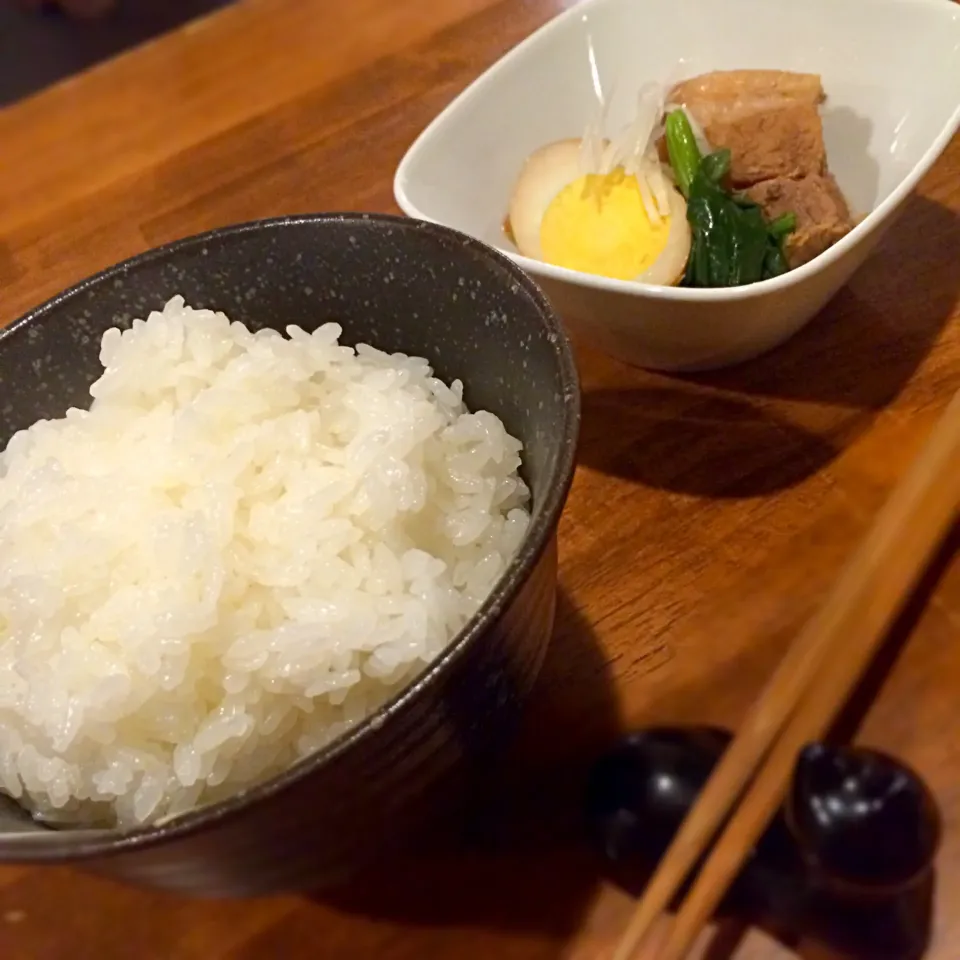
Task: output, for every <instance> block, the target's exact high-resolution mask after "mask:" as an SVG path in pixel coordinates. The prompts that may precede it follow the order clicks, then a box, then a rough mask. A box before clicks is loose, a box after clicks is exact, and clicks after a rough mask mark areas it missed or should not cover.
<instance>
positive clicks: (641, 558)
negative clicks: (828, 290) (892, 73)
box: [0, 0, 960, 960]
mask: <svg viewBox="0 0 960 960" xmlns="http://www.w3.org/2000/svg"><path fill="white" fill-rule="evenodd" d="M567 5H568V0H499V2H497V0H442V2H441V0H407V2H405V3H391V2H388V0H353V2H351V3H349V4H331V3H324V2H322V0H244V2H240V3H238V4H236V5H235V6H233V7H231V8H228V9H226V10H224V11H222V12H221V13H218V14H216V15H214V16H212V17H210V18H208V19H206V20H203V21H199V22H197V23H195V24H193V25H191V26H189V27H187V28H185V29H183V30H181V31H180V32H178V33H175V34H171V35H169V36H167V37H165V38H162V39H160V40H158V41H155V42H153V43H151V44H148V45H147V46H146V47H143V48H141V49H139V50H136V51H134V52H132V53H130V54H128V55H126V56H123V57H121V58H119V59H118V60H116V61H113V62H110V63H107V64H105V65H103V66H101V67H98V68H96V69H95V70H93V71H91V72H90V73H87V74H85V75H82V76H80V77H78V78H76V79H74V80H71V81H70V82H67V83H64V84H61V85H60V86H58V87H55V88H53V89H51V90H49V91H47V92H45V93H43V94H41V95H39V96H37V97H35V98H32V99H30V100H27V101H24V102H23V103H20V104H17V105H15V106H13V107H10V108H7V109H6V110H3V111H0V323H5V322H8V321H10V320H12V319H14V318H15V317H16V316H18V315H19V314H20V313H22V312H23V311H25V310H26V309H28V308H29V307H31V306H33V305H35V304H37V303H39V302H41V301H42V300H44V299H45V298H46V297H48V296H50V295H51V294H53V293H56V292H57V291H58V290H60V289H62V288H63V287H65V286H66V285H68V284H70V283H72V282H74V281H76V280H78V279H80V278H82V277H83V276H85V275H87V274H89V273H90V272H92V271H94V270H96V269H98V268H100V267H103V266H106V265H107V264H109V263H111V262H113V261H115V260H117V259H119V258H121V257H125V256H128V255H130V254H133V253H136V252H138V251H141V250H143V249H145V248H147V247H149V246H152V245H155V244H157V243H160V242H163V241H167V240H171V239H173V238H175V237H177V236H183V235H186V234H189V233H193V232H196V231H197V230H200V229H204V228H207V227H211V226H215V225H219V224H224V223H228V222H231V221H236V220H242V219H247V218H250V217H256V216H265V215H273V214H280V213H287V212H296V211H305V210H319V209H361V210H394V209H395V207H394V204H393V201H392V196H391V180H392V174H393V170H394V168H395V166H396V163H397V162H398V161H399V159H400V157H401V156H402V154H403V152H404V150H405V149H406V147H407V146H408V145H409V143H410V141H411V140H412V139H413V137H414V136H415V135H416V134H417V132H418V131H419V130H420V129H421V128H422V127H423V126H424V125H425V124H426V123H427V122H428V121H429V120H430V118H431V117H432V116H433V115H434V114H435V113H436V112H437V111H438V110H439V109H440V108H441V107H443V106H444V105H445V104H446V103H447V102H449V100H450V99H452V97H453V96H454V95H455V94H456V93H457V92H458V91H459V90H461V89H462V88H463V87H464V86H466V84H467V83H469V82H470V80H472V79H473V78H474V77H475V76H476V75H477V74H478V73H479V72H481V71H482V70H483V69H484V68H485V67H486V66H488V65H489V64H491V63H492V62H493V61H494V60H496V59H497V57H499V56H500V55H501V54H502V53H503V52H504V51H505V50H506V49H508V48H509V47H510V46H512V45H513V44H514V43H515V42H516V41H517V40H519V39H520V38H521V37H522V36H524V35H525V34H527V33H528V32H529V31H530V30H532V29H533V28H534V27H536V26H537V25H539V24H540V23H542V22H544V21H546V20H547V19H548V18H550V17H551V16H553V15H554V14H555V13H557V12H558V11H559V10H560V9H561V8H562V7H564V6H567ZM958 252H960V141H954V143H952V144H951V146H950V147H949V148H948V150H947V152H946V155H945V156H944V157H943V158H942V159H941V161H940V162H939V163H938V164H937V166H936V167H935V168H934V170H933V171H932V172H931V173H930V175H929V176H928V177H927V178H926V179H925V180H924V182H923V184H922V186H921V188H920V190H919V192H918V195H917V196H916V197H915V198H914V199H913V200H912V201H911V203H910V206H909V208H908V210H907V211H906V213H905V214H904V216H903V218H902V220H901V221H900V222H899V223H898V226H897V228H896V230H895V232H894V233H893V234H892V235H890V236H889V238H888V239H887V241H886V242H885V243H884V245H883V247H882V249H881V250H880V251H879V252H878V253H877V254H876V255H875V256H874V257H873V258H872V259H871V260H870V262H869V263H868V264H867V265H866V266H865V267H864V268H863V270H862V271H861V272H860V273H859V274H858V275H857V276H856V277H855V278H854V280H853V281H852V282H851V284H850V285H849V286H848V287H847V288H846V289H845V290H844V291H843V292H842V293H841V294H840V295H839V296H838V297H837V299H836V300H835V301H834V302H833V303H832V304H831V305H830V306H829V307H828V309H827V310H825V311H824V313H823V314H822V315H821V316H820V317H819V318H818V319H817V320H816V322H814V323H813V324H812V325H811V326H810V327H809V328H808V329H807V330H805V331H804V332H802V333H801V334H800V335H799V336H798V337H796V338H795V339H794V340H793V341H791V342H790V343H789V344H787V345H785V346H784V347H782V348H781V349H779V350H778V351H776V352H775V353H773V354H771V355H770V356H768V357H765V358H763V359H761V360H758V361H756V362H754V363H751V364H748V365H746V366H744V367H742V368H739V369H736V370H731V371H726V372H723V373H719V374H713V375H710V376H702V377H697V378H675V377H666V376H658V375H655V374H649V373H644V372H642V371H638V370H633V369H630V368H628V367H625V366H623V365H621V364H618V363H617V362H615V361H613V360H610V359H608V358H605V357H602V356H600V355H598V354H596V353H594V352H593V351H591V350H590V349H589V347H588V346H587V345H579V348H578V349H579V353H578V359H579V362H580V366H581V372H582V375H583V384H584V427H583V443H582V451H581V466H580V468H579V471H578V474H577V477H576V480H575V484H574V489H573V492H572V495H571V500H570V506H569V508H568V511H567V513H566V515H565V517H564V520H563V523H562V525H561V531H560V536H561V597H560V612H559V623H558V627H557V636H556V641H555V643H554V646H553V649H552V653H551V655H550V657H549V660H548V662H547V665H546V668H545V672H544V675H543V680H542V682H541V683H540V686H539V692H538V694H537V697H536V699H535V702H534V705H533V708H532V710H531V713H530V715H529V718H528V723H527V725H526V727H525V729H524V731H523V734H522V736H521V738H520V742H519V743H518V744H517V749H516V750H515V752H514V754H513V755H512V756H511V757H510V758H509V760H508V762H507V770H506V772H505V775H504V778H503V780H502V782H501V783H500V784H498V787H497V791H496V796H495V797H493V798H491V800H496V801H497V802H496V803H491V814H490V817H489V820H490V822H489V824H487V832H488V834H489V835H487V834H485V835H484V836H483V838H482V842H478V843H477V844H476V845H475V847H471V848H470V849H466V850H459V851H456V852H446V853H444V852H442V851H438V852H437V854H436V855H435V856H433V857H430V858H426V859H424V860H423V861H422V862H419V863H417V864H410V865H407V866H406V867H403V868H402V869H401V868H397V870H398V871H399V872H397V873H394V872H391V874H390V876H389V878H388V881H389V882H386V883H385V884H384V889H382V890H377V889H374V888H372V887H367V888H365V889H363V890H359V891H345V892H344V893H343V894H342V896H340V897H338V898H337V900H336V902H325V903H324V902H318V901H313V900H310V899H309V898H292V897H291V898H286V899H276V900H267V901H257V902H252V903H207V902H191V901H187V900H179V899H175V898H172V897H168V896H163V895H160V894H154V893H149V892H143V891H138V890H132V889H125V888H121V887H116V886H112V885H108V884H106V883H104V882H101V881H98V880H93V879H89V878H87V877H84V876H81V875H79V874H75V873H71V872H68V871H64V870H42V871H41V870H24V869H19V868H17V869H11V868H6V869H3V868H0V956H2V957H4V960H48V958H49V960H54V958H57V960H59V958H62V957H64V956H70V957H73V958H75V960H86V958H91V960H92V958H97V960H126V958H130V957H134V956H136V957H138V958H148V960H153V958H157V960H161V958H184V960H194V958H196V960H219V958H224V960H227V958H229V960H259V958H273V957H284V958H287V957H289V958H297V957H304V958H306V957H310V958H313V960H328V958H329V960H334V958H336V960H341V958H351V960H367V958H370V960H372V958H377V960H381V958H382V960H446V958H457V960H481V958H483V960H486V958H489V957H490V956H497V957H498V958H500V960H548V958H549V960H553V958H558V960H559V958H563V960H599V958H601V957H604V956H606V953H605V951H608V950H609V949H610V948H611V946H612V945H613V943H614V942H615V939H616V936H617V934H618V933H619V930H620V927H621V925H622V924H623V922H624V921H625V919H626V917H627V916H628V914H629V910H630V901H629V900H628V898H627V897H626V896H625V895H624V894H623V893H621V892H620V891H618V890H617V889H616V888H614V887H613V886H611V885H608V884H606V883H604V882H603V881H602V880H601V879H600V877H599V875H598V872H597V869H596V864H595V863H594V862H593V860H592V859H591V857H590V856H589V854H588V853H587V852H585V851H584V850H583V849H582V848H581V845H580V842H579V840H578V836H577V833H576V820H575V813H576V810H575V801H576V796H577V794H576V790H577V786H578V782H579V781H578V777H579V774H580V773H581V771H582V768H583V765H584V763H585V762H586V760H588V759H589V757H590V756H591V755H592V753H593V751H595V750H596V749H597V748H598V746H600V745H601V744H604V743H606V742H608V741H609V739H610V738H611V737H612V736H613V735H615V733H616V731H617V730H620V729H622V728H624V727H625V726H629V725H633V724H640V723H646V722H667V721H675V720H680V721H695V722H711V723H720V724H723V725H727V726H734V725H736V724H737V722H738V721H739V719H740V718H742V717H743V716H744V714H745V712H746V710H747V708H748V706H749V704H750V702H751V700H752V699H753V697H754V696H755V695H756V694H757V692H758V691H759V690H760V688H761V687H762V685H763V683H764V681H765V679H766V678H767V677H768V676H769V674H770V672H771V670H772V668H773V666H774V665H775V663H776V662H777V660H778V658H779V657H780V655H781V653H782V651H783V648H784V645H785V644H786V643H787V642H788V641H789V639H791V638H792V636H793V635H794V634H795V633H796V631H797V630H798V629H799V627H800V625H801V624H802V623H803V622H804V621H805V619H806V618H807V617H808V616H809V615H810V613H811V611H812V610H813V609H814V607H815V606H816V604H817V603H818V602H819V601H820V600H821V599H822V597H823V596H824V594H825V591H826V590H827V589H828V588H829V586H830V585H831V583H832V581H833V579H834V578H835V576H836V574H837V572H838V571H839V569H840V567H841V566H842V564H843V563H844V561H845V559H846V558H847V556H848V555H849V553H850V552H851V550H852V549H853V547H854V545H855V544H856V543H857V541H858V538H859V537H860V536H862V534H863V532H864V530H865V528H866V526H867V524H868V523H869V521H870V519H871V518H872V517H873V515H874V514H875V513H876V511H877V510H878V508H879V506H880V504H881V503H882V501H883V499H884V497H885V496H886V494H887V493H888V492H889V490H890V489H891V487H892V486H893V484H894V483H895V482H896V480H897V479H898V477H899V476H900V475H901V474H902V472H903V471H904V469H905V468H906V466H907V464H908V463H909V462H910V459H911V457H912V456H913V455H914V454H915V453H916V452H917V450H918V448H919V445H920V444H921V443H922V441H923V439H924V437H925V436H926V434H927V432H928V431H929V429H930V427H931V425H932V423H933V421H934V420H935V418H936V417H937V415H938V414H939V412H940V411H941V410H942V409H943V407H944V406H945V404H946V402H947V401H948V399H949V397H950V395H951V394H952V393H953V391H954V390H955V389H956V386H957V384H958V383H960V329H958V326H957V324H956V323H955V322H951V321H955V320H956V319H957V317H958V312H960V311H958V298H960V275H958V274H957V272H956V269H955V261H956V257H957V253H958ZM15 388H16V387H15V384H0V390H9V389H15ZM958 630H960V568H958V567H957V566H955V565H949V564H947V565H946V569H945V571H944V573H943V576H942V579H941V582H940V584H939V587H938V588H937V590H936V592H935V594H934V595H933V597H932V600H931V601H930V603H928V605H927V606H926V608H925V610H924V611H923V613H922V614H921V615H920V616H919V618H918V621H917V622H916V623H915V624H912V630H911V631H910V635H909V643H906V642H905V641H906V639H907V637H906V633H907V631H906V630H904V631H902V634H903V635H902V636H901V640H902V641H904V642H903V643H902V644H901V647H899V648H893V650H892V652H891V654H890V656H888V657H887V658H886V662H887V665H888V666H889V670H888V671H887V672H886V674H885V675H884V676H881V677H875V678H874V682H873V684H872V685H871V687H870V688H869V693H870V696H865V697H863V698H862V699H863V701H864V706H865V719H864V722H863V725H862V727H861V731H860V734H859V736H860V739H861V740H862V741H864V742H866V743H870V744H873V745H879V746H882V747H883V748H884V749H886V750H891V751H894V752H896V753H898V754H899V755H901V756H903V757H904V758H905V759H906V760H907V761H908V762H910V763H912V764H913V765H915V766H916V767H917V768H918V769H919V771H920V772H921V773H922V774H923V775H924V776H925V777H926V778H927V779H928V781H929V783H930V785H931V787H932V788H933V790H934V791H935V793H936V795H937V797H938V798H939V800H940V803H941V804H942V807H943V813H944V819H945V825H946V836H945V842H944V847H943V851H942V854H941V857H940V864H939V878H938V886H937V917H936V929H935V931H934V944H933V946H932V947H931V950H930V952H929V957H930V958H932V960H954V958H955V957H956V954H957V949H956V944H957V943H960V912H958V911H957V910H956V909H955V905H956V904H957V903H960V711H957V709H956V707H955V698H956V693H955V691H956V690H957V689H958V688H960V644H958V643H957V642H956V638H957V633H958ZM881 680H882V682H880V681H881ZM721 940H722V942H721V943H720V944H719V946H716V945H715V947H714V948H713V949H712V950H711V951H710V952H709V954H708V953H706V952H703V953H702V955H703V956H704V957H706V956H709V958H710V960H722V958H736V960H783V958H787V957H791V956H796V955H799V956H801V957H804V958H808V960H825V958H826V956H827V955H826V954H824V953H823V952H822V950H821V948H819V947H818V946H817V945H816V944H813V943H801V944H800V945H799V947H798V948H797V949H796V950H795V951H793V952H791V951H788V950H787V949H786V948H785V947H783V946H782V945H779V944H778V943H776V942H775V941H773V940H772V939H770V938H769V937H767V936H766V935H765V934H763V933H760V932H757V931H748V932H746V933H745V934H743V935H742V936H740V934H738V933H736V932H730V931H725V932H723V936H722V937H721Z"/></svg>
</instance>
